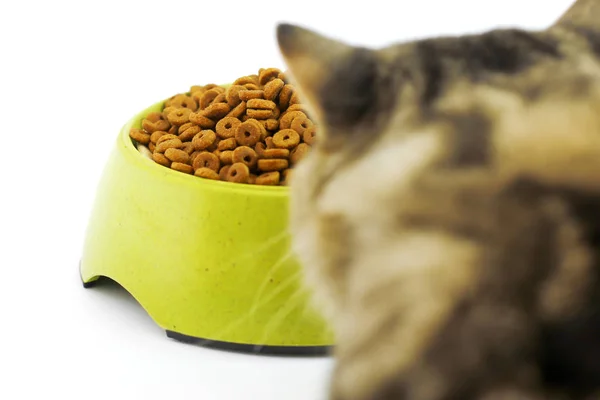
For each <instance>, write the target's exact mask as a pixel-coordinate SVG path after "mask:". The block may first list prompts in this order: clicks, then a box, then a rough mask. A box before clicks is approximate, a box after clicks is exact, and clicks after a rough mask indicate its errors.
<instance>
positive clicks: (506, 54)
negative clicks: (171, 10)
mask: <svg viewBox="0 0 600 400" xmlns="http://www.w3.org/2000/svg"><path fill="white" fill-rule="evenodd" d="M277 39H278V42H279V47H280V50H281V53H282V55H283V57H284V59H285V62H286V64H287V66H288V67H289V71H290V73H291V75H292V79H293V81H294V82H295V83H296V85H297V87H298V88H299V91H300V94H301V97H302V98H303V100H304V101H306V102H307V103H308V104H309V106H310V109H309V110H310V113H311V115H312V117H313V118H315V120H316V121H317V122H318V124H319V131H318V134H319V136H318V143H317V144H316V146H315V147H314V149H313V150H312V152H311V153H310V155H309V156H308V157H307V158H306V159H305V160H304V161H303V162H301V163H300V164H299V165H298V167H297V168H296V170H295V171H294V172H295V174H294V177H293V179H292V184H291V229H292V235H293V246H294V250H295V251H296V253H297V254H298V255H299V257H300V259H301V262H302V264H303V266H304V268H305V272H306V279H307V282H308V284H309V285H310V287H312V288H313V289H314V292H315V293H314V298H315V301H317V302H319V303H318V304H320V305H323V307H325V312H326V315H327V316H328V317H329V318H330V320H331V321H332V326H333V327H334V328H335V332H336V348H335V351H334V353H335V354H334V355H335V365H336V366H335V369H334V372H333V377H332V381H331V384H330V393H329V398H330V399H331V400H376V399H382V400H383V399H402V400H470V399H482V400H483V399H485V400H490V399H507V400H508V399H515V400H517V399H526V400H529V399H531V400H533V399H540V400H545V399H590V398H593V399H596V398H600V397H598V396H599V394H598V393H599V392H600V0H579V1H577V2H576V3H575V4H573V5H572V6H571V8H570V9H569V10H567V12H566V13H565V14H564V15H563V16H562V17H561V18H560V19H558V20H557V21H556V22H555V23H554V24H552V25H551V26H550V27H548V28H547V29H545V30H540V31H525V30H521V29H495V30H491V31H487V32H485V33H481V34H471V35H464V36H455V37H437V38H430V39H424V40H417V41H411V42H408V43H402V44H396V45H392V46H388V47H385V48H379V49H368V48H361V47H355V46H350V45H348V44H346V43H344V42H341V41H338V40H334V39H332V38H328V37H324V36H322V35H320V34H318V33H316V32H313V31H310V30H307V29H305V28H302V27H298V26H293V25H290V24H280V25H279V26H278V28H277Z"/></svg>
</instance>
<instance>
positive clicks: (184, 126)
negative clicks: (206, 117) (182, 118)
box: [177, 122, 194, 135]
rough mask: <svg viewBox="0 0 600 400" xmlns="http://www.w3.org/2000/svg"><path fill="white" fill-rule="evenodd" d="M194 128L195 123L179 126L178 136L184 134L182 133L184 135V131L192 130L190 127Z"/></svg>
mask: <svg viewBox="0 0 600 400" xmlns="http://www.w3.org/2000/svg"><path fill="white" fill-rule="evenodd" d="M192 126H194V123H193V122H186V123H185V124H183V125H179V126H178V127H177V134H178V135H181V134H182V133H183V132H184V131H185V130H186V129H187V128H190V127H192Z"/></svg>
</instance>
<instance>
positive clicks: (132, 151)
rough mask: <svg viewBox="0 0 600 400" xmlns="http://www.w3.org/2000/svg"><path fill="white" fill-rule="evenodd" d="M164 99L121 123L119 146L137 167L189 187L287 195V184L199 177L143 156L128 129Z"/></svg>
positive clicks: (270, 195) (158, 105) (275, 195)
mask: <svg viewBox="0 0 600 400" xmlns="http://www.w3.org/2000/svg"><path fill="white" fill-rule="evenodd" d="M165 101H166V100H161V101H159V102H157V103H154V104H153V105H151V106H149V107H147V108H146V109H144V110H142V111H140V112H138V113H136V114H135V115H134V116H133V117H132V118H131V119H129V121H127V122H126V123H125V125H123V127H122V128H121V132H120V134H119V138H118V142H119V143H118V144H119V147H121V148H122V150H123V152H124V153H125V157H126V158H127V159H128V160H129V161H130V162H132V163H134V164H135V165H137V166H138V167H139V168H142V169H144V170H146V171H147V172H148V173H151V174H153V175H155V176H157V177H160V178H161V179H166V180H168V181H171V182H176V183H177V184H183V185H187V186H190V187H202V186H203V187H205V188H206V189H210V190H215V191H226V192H230V193H237V194H247V195H265V196H269V197H288V196H289V187H287V186H279V185H278V186H267V185H252V184H247V183H234V182H225V181H221V180H212V179H204V178H199V177H197V176H194V175H190V174H186V173H183V172H179V171H175V170H172V169H171V168H166V167H164V166H162V165H160V164H157V163H156V162H154V161H153V160H150V159H149V158H147V157H145V156H144V155H143V154H141V153H140V151H139V150H138V149H137V148H136V147H135V145H134V144H133V140H132V139H131V137H130V136H129V131H130V129H131V128H132V127H133V126H134V124H135V123H136V121H138V120H140V119H141V117H142V116H144V115H146V114H148V113H150V112H151V111H155V110H156V109H157V108H162V106H163V105H164V103H165Z"/></svg>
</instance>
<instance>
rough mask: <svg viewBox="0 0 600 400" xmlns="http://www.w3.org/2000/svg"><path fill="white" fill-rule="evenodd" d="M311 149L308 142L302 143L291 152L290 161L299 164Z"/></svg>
mask: <svg viewBox="0 0 600 400" xmlns="http://www.w3.org/2000/svg"><path fill="white" fill-rule="evenodd" d="M309 151H310V146H309V145H307V144H306V143H300V144H299V145H298V147H296V148H295V149H294V150H292V151H291V153H290V161H291V163H292V165H294V164H297V163H298V162H299V161H300V160H302V159H303V158H304V157H306V155H307V154H308V152H309Z"/></svg>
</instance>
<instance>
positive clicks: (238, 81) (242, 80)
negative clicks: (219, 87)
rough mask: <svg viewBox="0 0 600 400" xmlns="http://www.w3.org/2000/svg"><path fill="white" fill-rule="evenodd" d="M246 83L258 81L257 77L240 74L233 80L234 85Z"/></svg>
mask: <svg viewBox="0 0 600 400" xmlns="http://www.w3.org/2000/svg"><path fill="white" fill-rule="evenodd" d="M247 83H258V79H257V78H255V77H253V76H251V75H248V76H242V77H241V78H237V79H236V80H235V81H233V84H234V85H240V86H243V85H245V84H247Z"/></svg>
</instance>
